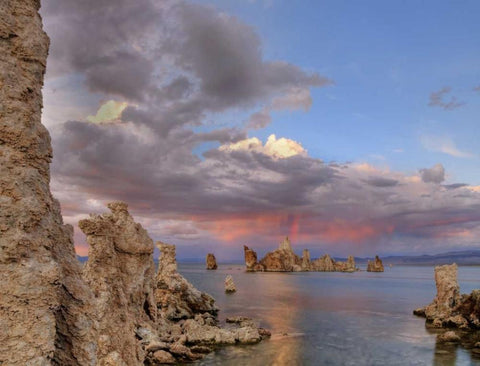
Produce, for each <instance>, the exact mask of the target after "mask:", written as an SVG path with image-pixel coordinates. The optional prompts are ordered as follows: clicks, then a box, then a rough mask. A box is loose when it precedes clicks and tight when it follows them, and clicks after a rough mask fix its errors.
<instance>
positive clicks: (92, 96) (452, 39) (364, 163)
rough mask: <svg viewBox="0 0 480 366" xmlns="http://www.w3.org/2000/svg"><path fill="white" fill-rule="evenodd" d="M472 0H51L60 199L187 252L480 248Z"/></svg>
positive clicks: (477, 62)
mask: <svg viewBox="0 0 480 366" xmlns="http://www.w3.org/2000/svg"><path fill="white" fill-rule="evenodd" d="M479 12H480V3H479V2H477V1H438V0H436V1H422V2H419V1H413V0H412V1H373V0H372V1H370V0H369V1H365V2H357V1H333V0H332V1H318V0H316V1H313V0H312V1H308V0H303V1H298V2H293V1H287V0H209V1H207V0H205V1H204V0H196V1H193V0H192V1H182V0H163V1H156V0H84V1H81V2H79V1H77V0H44V1H43V3H42V9H41V14H42V17H43V20H44V28H45V30H46V32H47V33H48V34H49V36H50V39H51V47H50V55H49V59H48V64H47V74H46V80H45V86H44V90H43V92H44V110H43V117H42V120H43V123H44V124H45V125H46V126H47V128H48V129H49V131H50V133H51V136H52V144H53V152H54V158H53V164H52V182H51V187H52V191H53V194H54V196H55V197H56V198H58V199H59V201H60V203H61V207H62V214H63V216H64V221H65V222H66V223H69V224H72V225H73V226H74V229H75V245H76V250H77V253H78V254H80V255H87V254H88V245H87V244H86V241H85V237H84V235H83V234H82V233H81V232H80V230H79V229H78V227H77V226H76V224H77V223H78V221H79V220H80V219H81V218H84V217H85V216H86V215H88V214H89V213H101V212H105V211H106V207H105V204H106V203H107V202H110V201H113V200H123V201H125V202H127V203H128V205H129V209H130V212H131V213H132V215H133V216H134V217H135V219H136V220H137V221H139V222H141V223H142V225H143V226H144V227H145V228H146V229H147V230H148V232H149V233H150V235H151V237H152V238H153V239H154V240H162V241H165V242H168V243H171V244H175V245H176V246H177V256H178V257H179V259H180V260H182V259H187V258H204V257H205V255H206V253H207V252H213V253H215V255H216V256H217V259H219V260H220V261H231V260H241V258H242V257H243V245H244V244H246V245H248V246H249V247H252V248H254V249H256V250H257V251H258V252H259V255H262V254H263V253H265V252H266V251H269V250H272V249H274V248H275V247H276V246H277V245H278V243H279V242H280V241H281V240H282V238H283V237H284V236H285V235H288V236H289V237H290V239H291V241H292V245H293V247H294V250H297V251H298V252H299V253H300V251H301V249H303V248H308V249H310V251H311V253H312V256H313V257H315V256H320V255H322V254H324V253H329V254H330V255H334V256H346V255H350V254H353V255H357V256H374V255H375V254H380V255H392V254H424V253H432V254H433V253H439V252H444V251H451V250H464V249H480V240H479V239H478V238H479V237H480V169H479V163H480V145H479V144H478V138H479V137H480V121H479V116H480V47H478V45H479V44H480V23H479V22H478V17H477V15H478V14H479Z"/></svg>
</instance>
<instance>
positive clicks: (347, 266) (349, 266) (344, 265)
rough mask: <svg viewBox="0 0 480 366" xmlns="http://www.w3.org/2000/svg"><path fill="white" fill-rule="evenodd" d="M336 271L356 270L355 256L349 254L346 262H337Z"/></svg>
mask: <svg viewBox="0 0 480 366" xmlns="http://www.w3.org/2000/svg"><path fill="white" fill-rule="evenodd" d="M335 271H337V272H355V271H356V268H355V258H353V256H349V257H348V259H347V261H346V262H341V261H337V262H335Z"/></svg>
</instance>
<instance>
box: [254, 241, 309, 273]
mask: <svg viewBox="0 0 480 366" xmlns="http://www.w3.org/2000/svg"><path fill="white" fill-rule="evenodd" d="M260 264H261V265H262V266H263V268H264V270H265V271H268V272H292V271H301V269H302V260H301V259H300V258H299V257H298V256H297V255H296V254H295V253H294V252H293V250H292V246H291V244H290V240H289V239H288V237H286V238H285V239H284V240H283V241H282V242H281V243H280V245H279V247H278V249H277V250H274V251H273V252H270V253H267V254H266V255H265V257H263V258H262V260H260Z"/></svg>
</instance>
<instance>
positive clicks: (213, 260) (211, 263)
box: [206, 253, 217, 269]
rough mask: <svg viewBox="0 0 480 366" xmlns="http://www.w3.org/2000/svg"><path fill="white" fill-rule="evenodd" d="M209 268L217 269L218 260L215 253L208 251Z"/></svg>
mask: <svg viewBox="0 0 480 366" xmlns="http://www.w3.org/2000/svg"><path fill="white" fill-rule="evenodd" d="M206 263H207V269H217V260H216V258H215V255H213V253H208V254H207V259H206Z"/></svg>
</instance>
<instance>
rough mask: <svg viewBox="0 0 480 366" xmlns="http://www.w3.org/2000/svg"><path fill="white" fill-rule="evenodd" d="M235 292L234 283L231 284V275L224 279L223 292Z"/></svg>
mask: <svg viewBox="0 0 480 366" xmlns="http://www.w3.org/2000/svg"><path fill="white" fill-rule="evenodd" d="M235 291H237V289H236V287H235V283H233V277H232V276H231V275H228V276H227V277H226V278H225V292H235Z"/></svg>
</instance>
